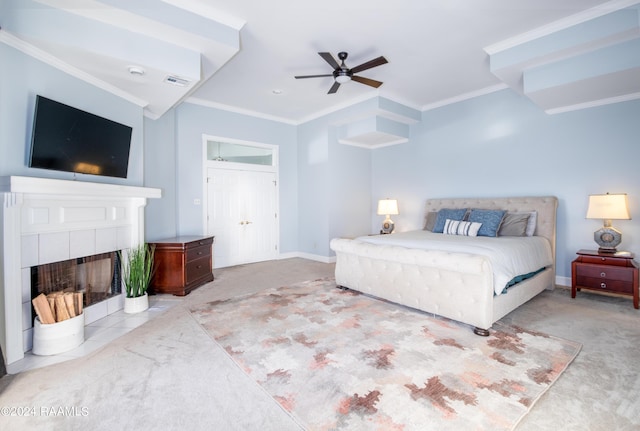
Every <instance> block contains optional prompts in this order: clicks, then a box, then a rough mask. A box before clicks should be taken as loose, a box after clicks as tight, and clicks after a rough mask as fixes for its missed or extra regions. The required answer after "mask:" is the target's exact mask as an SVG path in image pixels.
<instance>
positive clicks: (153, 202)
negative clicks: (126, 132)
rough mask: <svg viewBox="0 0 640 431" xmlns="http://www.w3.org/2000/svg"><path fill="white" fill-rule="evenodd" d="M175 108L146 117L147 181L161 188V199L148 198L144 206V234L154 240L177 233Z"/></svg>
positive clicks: (149, 239)
mask: <svg viewBox="0 0 640 431" xmlns="http://www.w3.org/2000/svg"><path fill="white" fill-rule="evenodd" d="M175 117H176V116H175V110H173V109H171V110H169V111H168V112H167V113H166V114H164V115H163V116H162V117H161V118H159V119H157V120H150V119H148V118H145V120H144V134H145V136H144V184H145V186H147V187H155V188H159V189H161V190H162V198H161V199H149V201H148V202H147V207H146V208H145V238H146V239H147V241H154V240H159V239H164V238H172V237H174V236H176V231H177V230H176V229H177V214H178V211H177V208H176V201H177V196H178V190H177V186H176V145H175V142H176V139H175V138H176V132H175V127H176V126H175Z"/></svg>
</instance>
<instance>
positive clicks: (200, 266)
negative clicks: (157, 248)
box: [196, 265, 604, 284]
mask: <svg viewBox="0 0 640 431" xmlns="http://www.w3.org/2000/svg"><path fill="white" fill-rule="evenodd" d="M196 268H198V269H200V268H202V265H198V266H196ZM602 284H604V283H602Z"/></svg>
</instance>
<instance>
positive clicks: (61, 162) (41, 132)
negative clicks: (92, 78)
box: [29, 96, 132, 178]
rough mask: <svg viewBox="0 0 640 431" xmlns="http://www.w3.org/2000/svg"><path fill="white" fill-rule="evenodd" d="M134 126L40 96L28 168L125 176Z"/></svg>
mask: <svg viewBox="0 0 640 431" xmlns="http://www.w3.org/2000/svg"><path fill="white" fill-rule="evenodd" d="M131 131H132V129H131V127H129V126H125V125H124V124H120V123H116V122H115V121H111V120H108V119H106V118H102V117H99V116H97V115H94V114H90V113H88V112H85V111H82V110H80V109H76V108H73V107H71V106H68V105H65V104H63V103H60V102H56V101H55V100H51V99H47V98H46V97H43V96H37V98H36V107H35V114H34V118H33V133H32V137H31V153H30V156H29V167H32V168H40V169H52V170H56V171H65V172H76V173H82V174H92V175H105V176H108V177H118V178H126V177H127V169H128V166H129V149H130V147H131Z"/></svg>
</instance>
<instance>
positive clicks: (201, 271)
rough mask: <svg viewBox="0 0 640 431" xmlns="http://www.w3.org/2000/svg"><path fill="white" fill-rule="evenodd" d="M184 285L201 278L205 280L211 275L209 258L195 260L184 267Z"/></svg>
mask: <svg viewBox="0 0 640 431" xmlns="http://www.w3.org/2000/svg"><path fill="white" fill-rule="evenodd" d="M186 274H187V277H186V278H187V279H186V284H187V285H189V284H191V283H193V282H195V281H198V280H199V279H201V278H206V277H208V276H209V275H210V274H211V259H210V258H209V257H203V258H201V259H196V260H194V261H192V262H188V263H187V265H186Z"/></svg>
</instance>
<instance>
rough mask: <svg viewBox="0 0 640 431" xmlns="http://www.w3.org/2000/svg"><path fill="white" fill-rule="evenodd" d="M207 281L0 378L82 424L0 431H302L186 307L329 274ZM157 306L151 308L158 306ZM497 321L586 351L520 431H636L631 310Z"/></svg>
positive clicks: (546, 311)
mask: <svg viewBox="0 0 640 431" xmlns="http://www.w3.org/2000/svg"><path fill="white" fill-rule="evenodd" d="M214 272H215V276H216V280H215V281H214V282H213V283H210V284H208V285H206V286H203V287H201V288H199V289H197V290H195V291H193V292H192V293H190V294H189V295H188V296H186V297H184V298H183V299H182V301H183V302H182V305H178V306H176V307H174V308H172V309H170V310H169V311H167V312H166V313H164V314H162V315H160V316H159V317H157V318H155V319H154V320H152V321H151V322H149V323H147V324H145V325H143V326H142V327H140V328H138V329H136V330H134V331H132V332H130V333H129V334H127V335H125V336H123V337H122V338H120V339H118V340H117V341H115V342H113V343H111V344H110V345H108V346H106V347H105V348H103V349H102V350H100V351H97V352H94V353H93V354H91V355H89V356H86V357H84V358H81V359H77V360H73V361H70V362H67V363H62V364H57V365H53V366H49V367H45V368H42V369H37V370H33V371H28V372H25V373H22V374H19V375H11V376H5V377H3V378H1V379H0V407H2V406H4V407H7V406H9V407H16V408H17V407H26V408H35V409H36V410H39V409H40V408H43V407H44V408H50V407H59V406H63V407H74V406H79V407H86V408H87V409H88V413H87V415H86V416H71V417H69V416H47V417H43V416H36V417H16V416H12V417H8V416H0V429H2V430H5V429H7V430H14V429H16V430H18V429H19V430H21V431H22V430H61V429H64V430H85V431H86V430H88V429H90V430H114V429H118V430H120V429H122V430H125V429H132V430H133V429H135V430H156V429H162V430H184V429H189V430H222V431H226V430H279V431H288V430H299V429H300V427H299V426H298V425H297V424H296V423H295V422H294V421H293V420H292V419H291V417H290V416H289V415H288V414H287V413H286V412H284V410H282V408H281V407H280V406H278V405H277V404H276V403H275V402H274V401H273V399H272V398H271V397H270V396H269V395H268V394H267V393H265V392H264V390H262V388H260V387H259V386H257V385H256V384H255V382H254V381H252V380H251V379H250V378H248V377H247V376H246V374H245V373H244V372H242V371H241V370H240V369H238V367H237V366H236V365H235V364H234V363H233V362H232V361H231V360H230V359H229V357H228V355H227V354H226V353H225V352H224V351H223V350H222V349H221V348H219V347H218V346H217V345H216V344H215V343H213V342H212V341H211V339H210V337H209V335H208V334H207V333H206V332H205V331H204V330H202V328H201V327H200V325H199V324H198V323H197V322H196V321H195V320H194V319H193V318H192V317H191V315H190V313H189V311H188V309H189V308H190V307H192V306H194V305H198V304H202V303H205V302H208V301H214V300H220V299H227V298H232V297H236V296H240V295H247V294H251V293H254V292H255V289H257V288H258V287H260V288H273V287H279V286H283V285H288V284H292V283H296V282H301V281H304V280H310V279H314V278H321V277H329V276H332V275H333V266H332V265H328V264H322V263H318V262H312V261H308V260H304V259H287V260H282V261H276V262H265V263H259V264H253V265H244V266H238V267H233V268H225V269H221V270H215V271H214ZM155 300H157V299H155ZM502 322H504V323H507V324H513V325H517V326H521V327H525V328H528V329H531V330H536V331H541V332H545V333H548V334H552V335H555V336H558V337H562V338H566V339H571V340H575V341H578V342H580V343H582V344H583V348H582V351H581V352H580V354H579V355H578V357H577V358H576V359H575V360H574V362H573V363H572V364H571V366H570V367H569V368H568V369H567V370H566V371H565V373H563V374H562V376H561V377H560V379H558V381H557V382H556V383H555V384H554V385H553V387H552V389H551V390H549V391H547V392H546V393H545V394H544V395H543V396H542V397H541V398H540V400H539V401H538V402H537V403H536V404H535V406H534V407H533V409H532V410H531V412H530V413H529V414H527V415H526V416H525V417H524V419H523V420H522V422H521V423H520V424H519V425H518V426H517V428H516V430H517V431H540V430H550V431H555V430H558V429H562V430H563V431H564V430H569V431H574V430H575V431H584V430H589V431H610V430H623V431H626V430H628V431H631V430H638V429H640V415H638V412H639V411H640V373H638V358H640V330H639V329H638V328H640V312H639V311H638V310H634V309H633V307H632V306H631V302H630V300H629V299H626V298H623V299H620V298H609V297H603V296H598V295H595V294H589V293H586V292H581V293H580V294H579V295H578V297H577V298H576V299H571V297H570V294H569V292H568V291H567V290H566V289H556V290H555V291H553V292H543V293H542V294H541V295H539V296H538V297H536V298H534V299H533V300H532V301H530V302H529V303H527V304H525V305H524V306H522V307H520V308H519V309H518V310H516V311H515V312H513V313H511V314H509V315H508V316H507V317H506V318H504V319H502Z"/></svg>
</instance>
